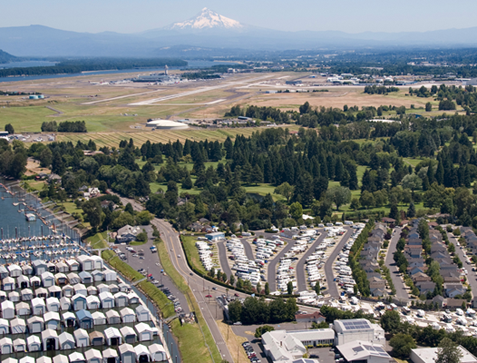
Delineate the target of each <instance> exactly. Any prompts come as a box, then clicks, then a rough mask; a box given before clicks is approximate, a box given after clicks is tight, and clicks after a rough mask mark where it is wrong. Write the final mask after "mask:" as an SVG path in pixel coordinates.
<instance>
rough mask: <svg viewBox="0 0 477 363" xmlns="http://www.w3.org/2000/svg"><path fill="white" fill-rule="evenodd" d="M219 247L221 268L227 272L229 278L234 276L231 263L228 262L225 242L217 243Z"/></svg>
mask: <svg viewBox="0 0 477 363" xmlns="http://www.w3.org/2000/svg"><path fill="white" fill-rule="evenodd" d="M217 247H218V248H219V259H220V266H222V272H225V274H226V275H227V278H229V277H230V275H232V270H231V269H230V266H229V262H228V261H227V249H226V247H225V242H217Z"/></svg>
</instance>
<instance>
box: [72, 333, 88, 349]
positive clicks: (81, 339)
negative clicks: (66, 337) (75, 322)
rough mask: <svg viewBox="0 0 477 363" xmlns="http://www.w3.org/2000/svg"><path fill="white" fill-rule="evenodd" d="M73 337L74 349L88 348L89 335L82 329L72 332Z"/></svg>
mask: <svg viewBox="0 0 477 363" xmlns="http://www.w3.org/2000/svg"><path fill="white" fill-rule="evenodd" d="M73 334H74V336H75V340H76V347H77V348H79V347H88V346H89V334H88V332H87V331H86V330H84V329H77V330H75V331H74V333H73Z"/></svg>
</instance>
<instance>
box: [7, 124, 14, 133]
mask: <svg viewBox="0 0 477 363" xmlns="http://www.w3.org/2000/svg"><path fill="white" fill-rule="evenodd" d="M5 131H7V132H8V134H9V135H13V134H14V133H15V130H14V128H13V126H12V124H6V125H5Z"/></svg>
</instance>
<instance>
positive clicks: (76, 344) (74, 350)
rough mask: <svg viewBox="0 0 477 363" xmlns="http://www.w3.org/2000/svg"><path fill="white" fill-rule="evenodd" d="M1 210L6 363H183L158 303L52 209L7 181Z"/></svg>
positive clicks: (0, 306)
mask: <svg viewBox="0 0 477 363" xmlns="http://www.w3.org/2000/svg"><path fill="white" fill-rule="evenodd" d="M0 206H1V208H0V218H1V219H0V220H1V221H2V223H1V225H0V280H1V289H0V315H1V317H0V359H1V361H2V362H3V361H9V362H10V363H18V362H20V361H21V362H27V361H28V362H31V363H35V362H38V363H52V362H60V363H62V362H63V361H64V362H65V363H68V362H69V363H71V362H84V363H89V362H91V363H101V362H107V363H134V362H138V363H142V362H162V361H169V362H171V363H172V357H174V358H175V359H174V362H180V356H179V353H178V349H177V345H176V342H175V341H174V339H173V338H172V336H171V334H170V332H169V327H168V326H167V324H162V320H161V319H160V318H159V313H158V311H156V310H155V307H154V306H153V304H152V303H151V302H150V301H149V300H148V299H147V298H146V296H144V295H143V294H142V293H141V292H140V291H139V290H137V288H135V287H134V286H132V285H130V284H129V283H128V282H127V280H125V279H124V278H122V277H121V276H119V275H118V274H117V273H116V271H114V270H112V269H111V268H110V267H109V266H108V265H107V264H106V263H105V262H104V261H103V260H102V258H101V257H100V256H96V255H91V254H90V252H89V251H88V250H86V248H85V246H84V245H83V243H82V242H81V239H80V234H79V233H78V232H77V231H76V230H75V229H74V228H72V226H71V223H69V222H68V221H65V219H63V218H59V217H58V215H55V214H53V213H52V212H51V211H50V210H49V209H48V206H49V204H48V203H45V204H43V203H41V201H40V200H39V199H38V198H37V197H36V196H35V195H32V194H29V193H26V192H25V191H24V190H23V189H22V188H20V187H19V185H18V183H17V182H11V181H5V180H3V181H2V182H1V183H0ZM169 352H172V354H170V353H169Z"/></svg>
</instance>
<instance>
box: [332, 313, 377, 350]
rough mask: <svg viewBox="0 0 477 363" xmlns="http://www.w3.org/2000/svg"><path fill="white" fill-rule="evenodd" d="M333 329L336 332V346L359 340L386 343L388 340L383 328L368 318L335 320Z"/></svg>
mask: <svg viewBox="0 0 477 363" xmlns="http://www.w3.org/2000/svg"><path fill="white" fill-rule="evenodd" d="M333 329H334V331H335V333H336V336H335V345H336V346H339V345H342V344H346V343H350V342H353V341H357V340H361V341H368V342H376V343H384V342H385V340H386V339H385V337H384V330H383V328H381V327H380V326H379V325H377V324H371V323H370V322H369V320H366V319H348V320H335V321H334V323H333Z"/></svg>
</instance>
